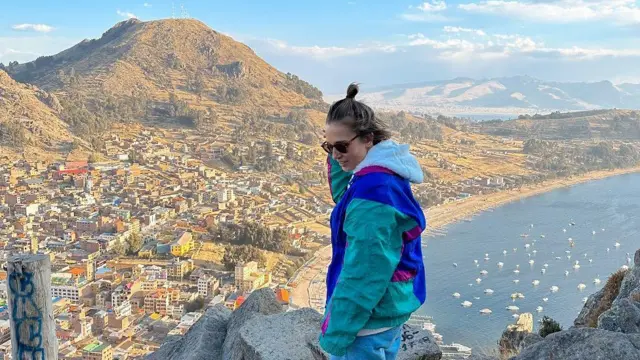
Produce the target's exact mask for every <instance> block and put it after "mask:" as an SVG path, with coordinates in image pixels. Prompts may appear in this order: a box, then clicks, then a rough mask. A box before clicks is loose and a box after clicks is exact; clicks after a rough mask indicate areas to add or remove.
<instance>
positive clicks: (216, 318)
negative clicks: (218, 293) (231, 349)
mask: <svg viewBox="0 0 640 360" xmlns="http://www.w3.org/2000/svg"><path fill="white" fill-rule="evenodd" d="M230 317H231V310H229V309H227V308H225V307H224V306H223V305H220V304H219V305H216V306H214V307H212V308H210V309H209V310H207V312H206V313H205V314H204V315H203V316H202V318H200V320H199V321H198V322H196V323H195V324H194V325H193V326H192V327H191V329H189V331H188V332H187V333H186V334H185V335H184V336H183V337H181V338H180V337H177V338H173V339H171V340H167V341H166V342H165V343H164V344H163V345H162V346H161V347H160V349H158V350H157V351H156V352H154V353H152V354H151V355H149V356H148V357H147V360H169V359H170V360H216V359H220V358H221V357H222V344H223V342H224V339H225V336H226V333H227V323H228V322H229V318H230Z"/></svg>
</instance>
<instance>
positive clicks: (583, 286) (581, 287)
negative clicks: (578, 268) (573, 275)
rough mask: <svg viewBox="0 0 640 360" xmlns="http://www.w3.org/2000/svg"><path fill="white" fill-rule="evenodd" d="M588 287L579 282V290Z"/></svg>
mask: <svg viewBox="0 0 640 360" xmlns="http://www.w3.org/2000/svg"><path fill="white" fill-rule="evenodd" d="M586 287H587V285H585V284H578V290H584V289H585V288H586Z"/></svg>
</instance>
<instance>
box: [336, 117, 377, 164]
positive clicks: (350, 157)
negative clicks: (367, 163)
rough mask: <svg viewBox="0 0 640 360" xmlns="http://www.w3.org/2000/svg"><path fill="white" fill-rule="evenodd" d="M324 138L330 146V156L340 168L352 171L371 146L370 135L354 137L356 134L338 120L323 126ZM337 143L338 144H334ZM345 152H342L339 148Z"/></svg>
mask: <svg viewBox="0 0 640 360" xmlns="http://www.w3.org/2000/svg"><path fill="white" fill-rule="evenodd" d="M324 135H325V140H326V142H327V144H328V146H329V147H332V148H333V150H332V151H331V156H333V158H334V159H335V160H336V161H337V162H338V163H339V164H340V166H341V167H342V170H344V171H353V169H355V168H356V167H357V166H358V164H360V163H361V162H362V160H364V157H365V156H367V152H368V151H369V149H371V147H373V139H372V136H371V135H366V136H362V137H356V136H357V134H356V133H355V132H353V130H351V128H349V126H346V125H343V124H342V123H340V122H332V123H329V124H327V125H326V126H325V129H324ZM336 145H338V146H336ZM340 148H341V149H342V150H344V149H345V148H346V150H347V151H346V152H345V153H342V152H340V151H338V150H339V149H340Z"/></svg>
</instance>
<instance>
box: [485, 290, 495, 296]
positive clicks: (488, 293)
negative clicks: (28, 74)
mask: <svg viewBox="0 0 640 360" xmlns="http://www.w3.org/2000/svg"><path fill="white" fill-rule="evenodd" d="M484 293H485V294H487V295H491V294H493V290H492V289H485V290H484Z"/></svg>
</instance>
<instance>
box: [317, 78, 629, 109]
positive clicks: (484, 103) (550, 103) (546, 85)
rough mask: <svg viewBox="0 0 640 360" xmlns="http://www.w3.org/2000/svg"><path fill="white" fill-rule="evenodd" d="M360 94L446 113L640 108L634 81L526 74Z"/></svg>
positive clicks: (389, 104) (378, 102) (379, 103)
mask: <svg viewBox="0 0 640 360" xmlns="http://www.w3.org/2000/svg"><path fill="white" fill-rule="evenodd" d="M365 90H367V89H365ZM331 98H332V97H330V96H329V97H328V99H331ZM362 99H363V100H366V101H368V102H369V103H370V104H372V105H374V106H376V107H379V108H404V109H405V110H412V109H413V110H419V109H421V108H422V109H423V110H429V109H431V110H437V109H440V110H441V112H443V113H452V114H455V113H464V112H478V113H480V112H486V113H490V112H491V110H490V109H494V111H495V109H503V112H505V113H508V112H514V111H516V112H518V113H525V112H529V113H531V114H534V113H536V112H537V113H544V112H551V111H555V110H561V111H566V110H589V109H605V108H631V109H633V108H640V85H636V84H621V85H614V84H613V83H611V82H610V81H600V82H592V83H586V82H582V83H562V82H549V81H543V80H538V79H534V78H532V77H528V76H516V77H505V78H494V79H481V80H476V79H471V78H456V79H453V80H447V81H431V82H422V83H413V84H405V85H392V86H386V87H380V88H375V89H368V90H367V91H365V93H364V94H363V96H362ZM496 112H497V111H496Z"/></svg>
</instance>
